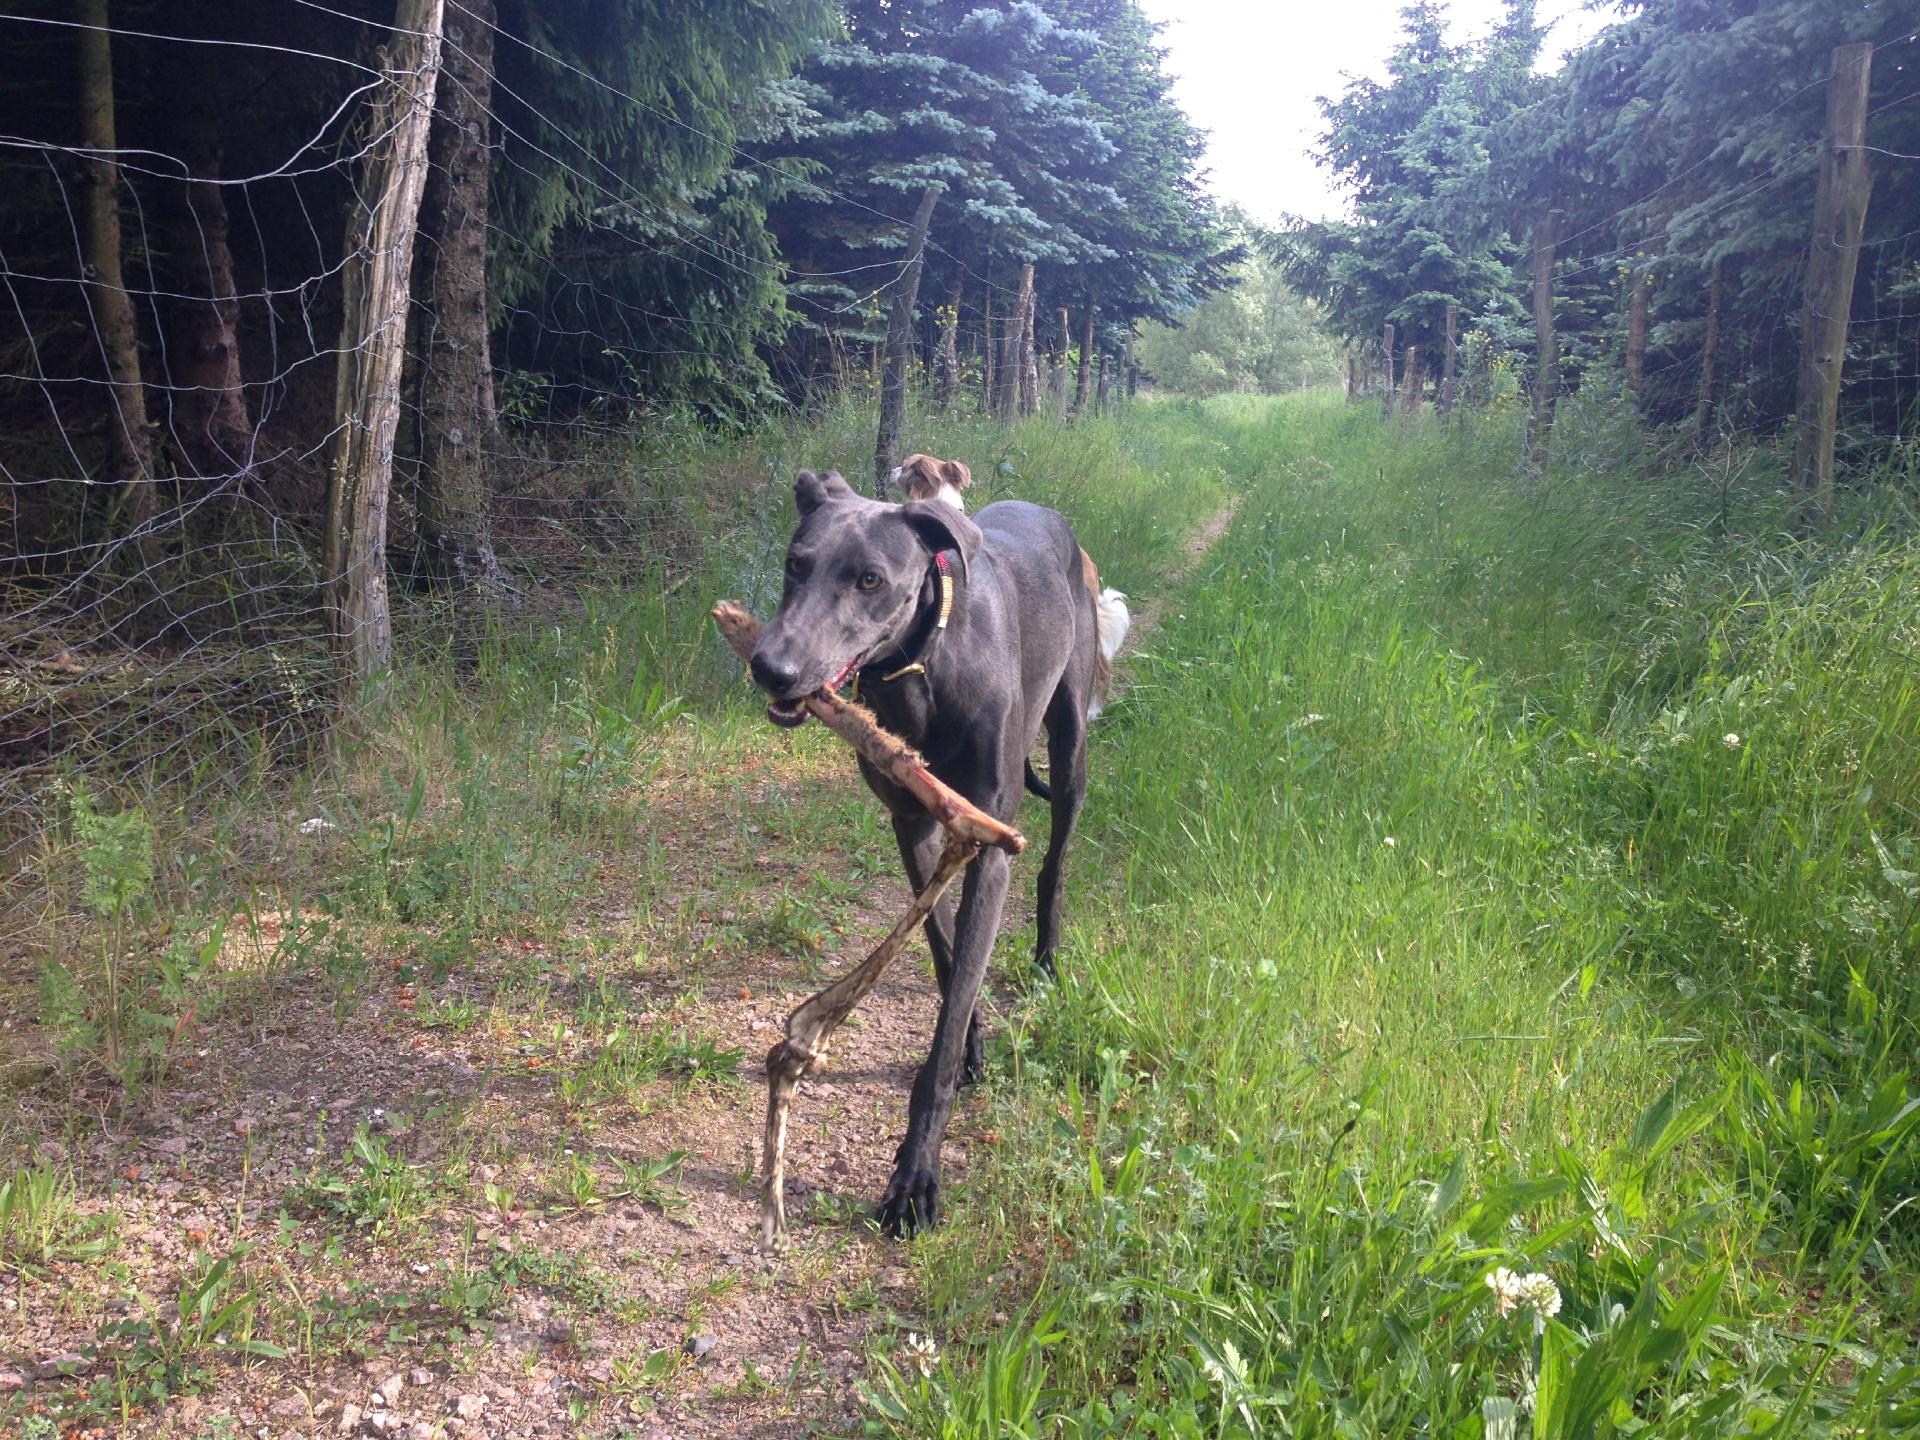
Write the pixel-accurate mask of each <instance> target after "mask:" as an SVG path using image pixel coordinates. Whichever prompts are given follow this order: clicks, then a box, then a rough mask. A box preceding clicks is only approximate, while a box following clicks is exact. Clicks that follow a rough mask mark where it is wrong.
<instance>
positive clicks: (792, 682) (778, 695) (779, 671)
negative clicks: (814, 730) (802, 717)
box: [748, 652, 800, 700]
mask: <svg viewBox="0 0 1920 1440" xmlns="http://www.w3.org/2000/svg"><path fill="white" fill-rule="evenodd" d="M748 668H750V669H751V670H752V671H753V680H754V683H755V684H756V685H758V686H759V687H760V688H761V689H762V690H764V691H766V692H767V693H768V694H769V695H771V696H773V697H774V698H775V699H776V700H785V699H787V698H789V697H790V696H791V695H792V694H793V692H794V690H795V688H796V687H797V686H798V685H799V684H800V667H799V666H798V665H795V664H794V663H792V662H791V661H789V660H781V659H777V658H775V657H774V656H772V655H768V654H765V653H761V652H756V653H755V655H754V657H753V664H752V665H751V666H750V667H748Z"/></svg>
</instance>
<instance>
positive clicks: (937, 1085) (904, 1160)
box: [877, 850, 1009, 1235]
mask: <svg viewBox="0 0 1920 1440" xmlns="http://www.w3.org/2000/svg"><path fill="white" fill-rule="evenodd" d="M1008 873H1009V872H1008V863H1007V856H1006V854H1005V853H1004V852H1003V851H999V850H987V851H983V852H982V853H981V855H980V857H979V858H978V859H977V860H975V861H974V862H973V863H972V864H971V865H969V866H968V867H967V879H966V886H965V889H964V890H963V892H962V894H961V896H960V915H959V919H958V921H957V923H956V924H955V926H954V939H953V969H952V972H951V974H950V975H949V977H948V982H947V992H946V994H945V995H944V996H942V997H941V1000H940V1019H939V1020H938V1022H936V1023H935V1025H934V1028H933V1049H932V1051H931V1052H930V1053H929V1054H928V1056H927V1059H926V1063H925V1064H924V1065H922V1066H921V1067H920V1073H919V1074H918V1075H916V1076H915V1077H914V1081H913V1098H912V1100H911V1102H910V1103H909V1106H908V1109H907V1137H906V1139H904V1140H902V1141H901V1142H900V1149H899V1151H898V1152H897V1153H896V1154H895V1156H894V1164H893V1179H892V1181H891V1182H890V1183H889V1184H888V1186H887V1193H886V1194H885V1195H884V1196H882V1197H881V1199H880V1210H879V1215H878V1217H877V1218H878V1219H879V1221H880V1228H881V1229H883V1230H884V1231H886V1232H887V1233H888V1234H889V1235H910V1234H912V1233H913V1232H914V1231H915V1230H919V1229H924V1228H926V1227H928V1226H931V1225H932V1224H934V1222H935V1221H937V1220H938V1219H939V1218H940V1145H941V1142H942V1141H943V1140H945V1138H946V1134H947V1121H948V1119H949V1118H950V1117H951V1116H952V1114H953V1096H954V1092H955V1091H956V1090H957V1089H959V1087H960V1074H961V1069H962V1067H963V1066H964V1064H965V1062H966V1050H967V1026H968V1022H969V1021H970V1020H971V1019H972V1018H973V1007H974V1005H975V1004H976V1003H977V1002H978V1000H979V998H980V987H981V986H982V984H984V983H985V981H986V978H987V961H988V959H989V957H990V956H991V955H992V953H993V941H994V936H995V935H996V934H997V933H998V932H999V929H1000V909H1001V906H1002V905H1003V904H1005V902H1006V898H1007V877H1008Z"/></svg>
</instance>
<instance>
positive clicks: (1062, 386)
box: [1053, 305, 1073, 415]
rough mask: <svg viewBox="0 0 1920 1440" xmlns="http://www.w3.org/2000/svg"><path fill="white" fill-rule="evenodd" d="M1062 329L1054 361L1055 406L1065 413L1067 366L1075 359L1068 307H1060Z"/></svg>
mask: <svg viewBox="0 0 1920 1440" xmlns="http://www.w3.org/2000/svg"><path fill="white" fill-rule="evenodd" d="M1059 320H1060V329H1059V336H1058V339H1057V340H1056V341H1055V343H1056V345H1057V346H1058V347H1059V348H1058V349H1057V350H1056V351H1055V353H1054V361H1053V408H1054V410H1055V411H1056V412H1057V413H1059V414H1061V415H1064V414H1066V413H1067V366H1068V365H1069V364H1070V363H1071V361H1072V359H1073V333H1072V325H1071V323H1070V321H1069V320H1068V318H1067V307H1066V306H1064V305H1062V306H1061V307H1060V314H1059Z"/></svg>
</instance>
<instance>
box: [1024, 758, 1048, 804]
mask: <svg viewBox="0 0 1920 1440" xmlns="http://www.w3.org/2000/svg"><path fill="white" fill-rule="evenodd" d="M1027 789H1029V790H1030V791H1032V792H1033V793H1034V794H1035V795H1038V796H1039V797H1040V798H1041V799H1042V800H1051V799H1053V787H1052V786H1051V785H1049V784H1047V782H1046V781H1044V780H1042V779H1041V778H1040V775H1039V772H1038V771H1036V770H1035V769H1034V768H1033V761H1031V760H1029V761H1027Z"/></svg>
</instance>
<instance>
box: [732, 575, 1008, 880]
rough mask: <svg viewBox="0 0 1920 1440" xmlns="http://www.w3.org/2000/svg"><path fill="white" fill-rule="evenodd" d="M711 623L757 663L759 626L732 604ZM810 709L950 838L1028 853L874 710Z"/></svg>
mask: <svg viewBox="0 0 1920 1440" xmlns="http://www.w3.org/2000/svg"><path fill="white" fill-rule="evenodd" d="M713 620H714V623H715V624H716V625H718V626H719V627H720V633H721V634H722V635H724V636H725V637H726V640H727V643H728V644H729V645H731V646H732V647H733V648H734V650H735V652H736V653H738V655H739V656H740V658H741V659H742V660H749V659H751V658H752V657H753V647H754V645H755V644H756V643H757V642H758V641H759V639H760V622H759V621H758V620H756V619H754V618H753V616H751V615H750V614H748V613H747V612H746V611H745V610H744V609H742V608H741V607H740V606H738V605H736V604H734V603H733V602H732V601H731V600H722V601H721V602H720V603H719V604H718V605H716V606H714V607H713ZM806 704H807V711H808V713H809V714H811V715H812V716H813V717H814V718H815V719H817V720H818V721H820V723H821V724H823V725H825V726H826V727H827V728H828V729H829V730H831V731H833V733H834V734H836V735H838V736H839V737H840V738H841V739H842V740H844V741H846V742H847V743H848V744H849V745H851V746H853V748H854V749H856V750H858V751H859V752H860V754H861V755H862V756H863V757H865V759H866V761H867V763H868V764H869V765H871V766H873V768H874V769H876V770H878V771H880V772H881V773H882V774H883V775H885V776H886V777H887V778H888V779H889V780H892V781H893V782H894V783H895V784H896V785H899V786H900V787H902V788H903V789H905V790H907V791H908V792H909V793H911V794H912V796H913V798H914V799H916V800H918V801H919V802H920V803H921V804H922V805H924V806H926V807H927V810H928V812H929V813H930V814H931V815H932V816H933V818H934V819H936V820H938V821H939V822H940V824H941V826H942V827H943V828H944V829H945V830H946V831H947V833H948V834H950V835H954V836H958V837H959V838H961V839H964V840H970V841H972V842H973V843H974V844H976V845H979V846H982V847H985V846H989V845H997V846H999V847H1000V848H1001V849H1002V850H1005V851H1007V852H1008V853H1009V854H1012V855H1018V854H1019V853H1020V852H1021V851H1022V850H1024V849H1026V848H1027V837H1026V836H1024V835H1022V834H1021V833H1020V832H1019V831H1018V830H1015V829H1014V828H1013V827H1012V826H1010V825H1002V824H1001V823H1000V822H999V821H998V820H996V819H994V818H993V817H992V816H991V815H989V814H987V812H986V811H984V810H982V809H980V808H978V807H977V806H976V805H974V804H973V802H972V801H970V800H968V799H967V798H966V797H965V796H964V795H961V794H959V793H958V792H957V791H954V790H950V789H948V788H947V787H946V786H945V785H943V784H942V783H941V782H940V780H939V779H938V778H937V777H936V776H935V775H934V773H933V772H932V771H931V770H929V769H927V762H926V761H925V760H923V759H922V758H921V757H920V756H919V755H918V754H916V753H915V752H914V750H913V748H912V747H911V746H910V745H907V744H906V743H905V742H903V741H902V740H900V739H899V738H898V737H897V736H894V735H889V734H888V733H887V732H886V731H885V730H882V729H881V728H880V722H879V721H878V720H876V719H874V718H873V712H872V711H871V710H868V709H867V708H865V707H864V706H861V705H856V704H854V703H853V702H852V701H851V700H843V699H842V698H841V697H840V696H838V695H836V694H835V693H834V692H833V691H831V690H817V691H815V692H814V693H813V694H811V695H809V696H808V697H807V701H806Z"/></svg>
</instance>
